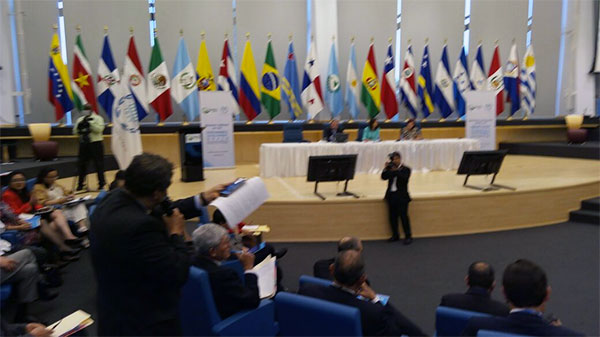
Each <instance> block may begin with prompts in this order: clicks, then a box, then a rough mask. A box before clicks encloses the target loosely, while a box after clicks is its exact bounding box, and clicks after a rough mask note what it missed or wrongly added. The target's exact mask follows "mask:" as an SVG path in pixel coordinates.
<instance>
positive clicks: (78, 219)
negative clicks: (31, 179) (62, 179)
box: [32, 167, 89, 235]
mask: <svg viewBox="0 0 600 337" xmlns="http://www.w3.org/2000/svg"><path fill="white" fill-rule="evenodd" d="M56 179H58V171H57V170H56V169H55V168H51V167H45V168H43V169H42V170H41V171H40V173H39V174H38V177H37V181H36V183H35V186H33V192H32V193H33V196H34V197H35V198H36V199H37V201H38V203H39V204H40V205H43V206H57V205H62V208H61V211H62V213H63V214H64V215H65V218H67V220H68V221H71V222H74V223H75V224H76V225H77V232H78V234H79V235H84V234H86V233H87V232H88V231H89V230H88V223H87V217H88V210H87V207H86V206H85V203H83V202H80V203H77V204H74V205H71V204H65V203H68V202H69V201H72V200H73V199H74V196H73V194H72V193H71V191H67V190H66V189H65V188H64V187H63V186H61V185H59V184H57V183H56Z"/></svg>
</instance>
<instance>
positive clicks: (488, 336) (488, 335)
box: [477, 330, 526, 337]
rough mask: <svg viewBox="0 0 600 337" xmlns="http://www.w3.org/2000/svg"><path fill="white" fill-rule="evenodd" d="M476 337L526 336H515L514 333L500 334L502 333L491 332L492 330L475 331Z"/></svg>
mask: <svg viewBox="0 0 600 337" xmlns="http://www.w3.org/2000/svg"><path fill="white" fill-rule="evenodd" d="M477 336H478V337H479V336H481V337H502V336H504V337H526V335H517V334H514V333H508V332H502V331H492V330H479V331H477Z"/></svg>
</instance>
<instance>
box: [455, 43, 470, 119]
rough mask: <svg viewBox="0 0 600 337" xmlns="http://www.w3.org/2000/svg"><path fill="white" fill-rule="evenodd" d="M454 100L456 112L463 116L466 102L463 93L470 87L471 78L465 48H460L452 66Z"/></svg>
mask: <svg viewBox="0 0 600 337" xmlns="http://www.w3.org/2000/svg"><path fill="white" fill-rule="evenodd" d="M452 78H453V79H454V100H455V104H456V112H457V113H458V116H459V117H460V118H462V117H464V115H465V110H466V107H467V104H466V102H465V96H464V93H465V92H466V91H469V90H471V89H472V85H471V80H470V79H469V71H468V68H467V55H466V54H465V49H464V48H461V49H460V56H459V57H458V60H457V61H456V66H455V67H454V75H453V76H452Z"/></svg>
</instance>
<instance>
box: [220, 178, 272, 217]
mask: <svg viewBox="0 0 600 337" xmlns="http://www.w3.org/2000/svg"><path fill="white" fill-rule="evenodd" d="M268 198H269V192H268V191H267V187H266V186H265V183H264V182H263V181H262V179H260V178H259V177H254V178H250V179H248V180H247V181H246V183H244V185H242V187H240V188H238V189H237V190H236V191H235V192H233V193H231V195H230V196H228V197H219V198H217V199H215V200H214V201H213V202H211V203H210V205H211V206H214V207H216V208H218V209H219V211H221V213H223V216H224V217H225V220H227V224H229V227H230V228H232V229H235V228H237V224H239V223H240V222H242V220H244V219H245V218H246V217H247V216H248V215H250V214H252V212H254V211H255V210H256V209H258V208H259V207H260V205H262V204H263V203H264V202H265V201H267V199H268Z"/></svg>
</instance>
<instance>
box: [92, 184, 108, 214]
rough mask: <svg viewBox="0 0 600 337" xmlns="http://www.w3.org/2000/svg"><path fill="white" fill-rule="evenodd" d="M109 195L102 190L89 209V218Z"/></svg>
mask: <svg viewBox="0 0 600 337" xmlns="http://www.w3.org/2000/svg"><path fill="white" fill-rule="evenodd" d="M107 194H108V192H106V190H100V192H99V193H98V195H97V196H96V199H94V202H93V203H92V205H91V206H90V207H89V212H88V217H89V216H90V215H92V213H94V210H96V207H98V205H99V204H100V202H101V201H102V199H104V197H106V195H107Z"/></svg>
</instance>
